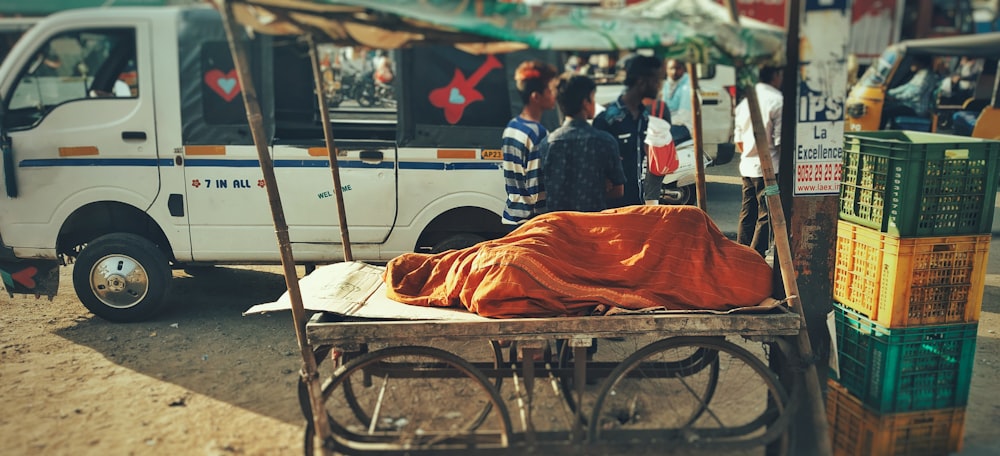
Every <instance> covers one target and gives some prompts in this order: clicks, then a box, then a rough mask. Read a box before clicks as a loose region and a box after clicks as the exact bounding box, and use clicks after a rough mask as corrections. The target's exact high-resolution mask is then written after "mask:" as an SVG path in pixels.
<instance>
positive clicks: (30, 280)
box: [10, 266, 38, 290]
mask: <svg viewBox="0 0 1000 456" xmlns="http://www.w3.org/2000/svg"><path fill="white" fill-rule="evenodd" d="M35 274H38V268H36V267H34V266H28V267H26V268H24V269H22V270H20V271H18V272H15V273H13V274H11V275H10V277H11V278H12V279H14V281H15V282H17V283H19V284H21V285H24V286H25V287H26V288H28V289H29V290H30V289H32V288H35Z"/></svg>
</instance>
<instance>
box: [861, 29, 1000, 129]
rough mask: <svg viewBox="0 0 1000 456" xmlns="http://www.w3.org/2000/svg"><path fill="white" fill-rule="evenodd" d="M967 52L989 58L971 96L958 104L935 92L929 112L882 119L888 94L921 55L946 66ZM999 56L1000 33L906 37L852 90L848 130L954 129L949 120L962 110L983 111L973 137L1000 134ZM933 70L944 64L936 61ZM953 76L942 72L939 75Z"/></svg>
mask: <svg viewBox="0 0 1000 456" xmlns="http://www.w3.org/2000/svg"><path fill="white" fill-rule="evenodd" d="M961 56H966V57H969V58H974V59H984V60H985V63H984V65H983V71H982V73H980V75H979V77H978V79H977V80H976V81H975V84H974V89H973V93H972V96H971V97H968V98H967V99H965V100H959V101H958V102H950V103H949V102H944V103H942V102H940V101H939V99H938V96H937V91H935V94H934V99H933V100H932V102H933V106H932V109H931V111H930V112H929V114H927V115H925V116H905V117H904V116H898V117H897V118H895V119H885V118H883V110H884V108H885V102H886V98H887V96H886V93H887V92H888V91H889V90H890V89H892V88H894V87H898V86H900V85H902V84H904V83H906V81H908V80H909V79H910V78H911V77H912V75H913V74H912V71H910V64H911V63H912V62H913V61H914V60H915V59H918V58H928V57H929V58H931V59H932V60H934V61H935V62H937V63H938V64H944V65H945V66H946V67H947V64H948V62H952V61H957V60H958V58H959V57H961ZM998 58H1000V33H984V34H978V35H962V36H951V37H945V38H928V39H919V40H905V41H901V42H899V43H896V44H894V45H892V46H889V47H888V48H887V49H886V50H885V52H883V53H882V55H881V56H880V57H879V58H878V60H877V61H876V62H875V63H874V64H872V66H870V67H869V68H868V69H867V70H866V71H865V73H864V75H862V77H861V78H860V79H859V80H858V82H857V83H856V84H855V85H854V87H852V88H851V90H850V92H849V93H848V96H847V101H846V103H845V105H844V106H845V120H846V125H845V129H846V131H874V130H880V129H884V128H886V127H887V126H890V127H891V128H897V129H907V130H917V131H929V132H945V131H947V132H952V131H951V129H950V120H951V117H952V115H953V114H954V113H956V112H958V111H974V112H977V113H978V117H977V118H976V122H975V126H974V128H973V131H972V136H975V137H981V138H990V139H992V138H997V137H1000V108H998V103H997V99H996V98H997V97H996V86H997V78H998V76H1000V71H998V70H997V61H998ZM933 68H934V70H935V71H936V70H937V69H939V68H940V66H939V65H935V66H934V67H933ZM942 76H943V77H947V76H948V75H947V74H945V75H939V77H942Z"/></svg>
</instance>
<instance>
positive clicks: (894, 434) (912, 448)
mask: <svg viewBox="0 0 1000 456" xmlns="http://www.w3.org/2000/svg"><path fill="white" fill-rule="evenodd" d="M827 385H828V386H829V389H828V391H827V394H826V417H827V420H828V422H829V426H830V440H831V441H832V442H833V454H834V455H835V456H854V455H857V456H904V455H905V456H918V455H919V456H924V455H926V456H937V455H946V454H949V453H952V452H958V451H961V450H962V437H963V435H964V433H965V408H964V407H959V408H948V409H938V410H926V411H921V412H905V413H891V414H884V415H880V414H877V413H875V412H873V411H871V410H869V409H867V408H865V407H864V406H863V405H862V404H861V400H860V399H858V398H856V397H854V396H853V395H852V394H851V393H849V392H848V391H847V389H846V388H844V387H843V386H841V385H840V384H839V383H837V382H836V381H834V380H833V379H830V380H829V381H828V382H827Z"/></svg>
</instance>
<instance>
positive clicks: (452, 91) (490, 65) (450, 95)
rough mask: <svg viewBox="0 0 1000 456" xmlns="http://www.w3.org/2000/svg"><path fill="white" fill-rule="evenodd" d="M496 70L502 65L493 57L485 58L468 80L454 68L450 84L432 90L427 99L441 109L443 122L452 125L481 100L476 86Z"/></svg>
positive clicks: (481, 97)
mask: <svg viewBox="0 0 1000 456" xmlns="http://www.w3.org/2000/svg"><path fill="white" fill-rule="evenodd" d="M497 68H503V65H502V64H500V61H499V60H497V59H496V57H493V55H489V56H487V57H486V61H485V62H483V64H482V65H480V66H479V68H477V69H476V72H475V73H472V76H469V78H468V79H466V78H465V75H464V74H462V70H459V69H458V68H455V76H454V77H452V78H451V82H450V83H448V85H446V86H444V87H441V88H437V89H434V90H432V91H431V94H430V96H428V97H427V99H428V100H430V102H431V104H432V105H434V106H435V107H437V108H441V109H443V110H444V118H445V120H447V121H448V123H450V124H452V125H454V124H456V123H458V121H459V120H461V119H462V114H463V113H464V112H465V107H466V106H468V105H470V104H472V103H473V102H476V101H479V100H482V99H483V94H481V93H479V91H478V90H476V86H477V85H479V81H481V80H482V79H483V78H484V77H485V76H486V74H487V73H489V72H490V71H493V70H495V69H497Z"/></svg>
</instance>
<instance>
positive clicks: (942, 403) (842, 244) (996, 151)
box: [827, 131, 1000, 456]
mask: <svg viewBox="0 0 1000 456" xmlns="http://www.w3.org/2000/svg"><path fill="white" fill-rule="evenodd" d="M845 136H846V138H845V144H844V162H843V169H842V175H841V186H840V220H839V221H838V225H837V244H836V246H837V254H836V267H835V275H834V286H833V297H834V300H835V302H834V310H833V311H834V318H835V327H836V341H837V357H838V364H839V375H838V374H837V373H835V372H831V375H830V381H829V386H830V388H829V392H828V395H827V416H828V418H829V422H830V430H831V434H830V435H831V438H832V440H833V447H834V454H837V455H865V456H868V455H916V454H920V455H947V454H949V453H951V452H954V451H959V450H960V449H961V445H962V436H963V432H964V425H965V406H966V404H967V403H968V399H969V384H970V382H971V380H972V365H973V361H974V356H975V351H976V330H977V328H978V321H979V312H980V308H981V305H982V299H983V287H984V280H985V276H986V263H987V257H988V255H989V247H990V238H991V234H990V232H991V229H992V223H993V209H994V202H995V199H996V191H997V180H998V174H1000V142H996V141H985V140H979V139H975V138H968V137H961V136H949V135H937V134H930V133H920V132H911V131H878V132H858V133H849V134H846V135H845Z"/></svg>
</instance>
